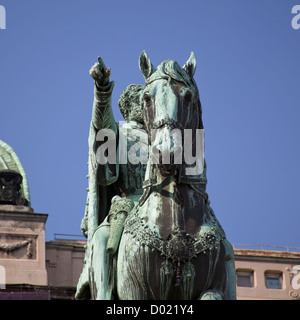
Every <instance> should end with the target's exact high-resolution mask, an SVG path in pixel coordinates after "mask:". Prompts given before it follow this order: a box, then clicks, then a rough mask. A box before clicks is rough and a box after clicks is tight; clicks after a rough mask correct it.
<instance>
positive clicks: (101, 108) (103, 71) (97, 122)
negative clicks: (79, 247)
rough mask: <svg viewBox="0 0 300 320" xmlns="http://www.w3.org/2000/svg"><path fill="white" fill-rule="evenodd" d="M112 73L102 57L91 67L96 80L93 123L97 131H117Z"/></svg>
mask: <svg viewBox="0 0 300 320" xmlns="http://www.w3.org/2000/svg"><path fill="white" fill-rule="evenodd" d="M110 73H111V70H110V68H106V66H105V64H104V62H103V61H102V59H101V58H100V57H98V62H97V63H95V64H94V65H93V66H92V68H91V69H90V75H91V77H92V78H93V79H94V80H95V87H94V104H93V113H92V125H93V127H94V128H95V130H96V131H98V130H100V129H104V128H106V129H112V130H114V131H115V132H117V124H116V122H115V119H114V116H113V111H112V107H111V96H112V91H113V88H114V82H113V81H112V82H110V81H109V77H110Z"/></svg>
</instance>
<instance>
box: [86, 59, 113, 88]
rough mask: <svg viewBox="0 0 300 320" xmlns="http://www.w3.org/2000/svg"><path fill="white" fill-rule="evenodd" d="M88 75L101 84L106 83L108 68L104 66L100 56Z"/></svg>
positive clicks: (107, 80)
mask: <svg viewBox="0 0 300 320" xmlns="http://www.w3.org/2000/svg"><path fill="white" fill-rule="evenodd" d="M90 76H91V77H92V78H93V79H94V80H95V81H96V82H97V83H98V84H99V85H101V86H104V85H107V84H108V82H109V77H110V68H106V66H105V64H104V62H103V60H102V59H101V57H98V62H97V63H95V64H94V65H93V66H92V68H91V69H90Z"/></svg>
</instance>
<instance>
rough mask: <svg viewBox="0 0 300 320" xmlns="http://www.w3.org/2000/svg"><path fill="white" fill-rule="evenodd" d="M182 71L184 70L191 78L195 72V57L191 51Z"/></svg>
mask: <svg viewBox="0 0 300 320" xmlns="http://www.w3.org/2000/svg"><path fill="white" fill-rule="evenodd" d="M182 69H184V70H185V71H186V72H187V74H188V75H189V76H190V77H191V78H193V76H194V74H195V71H196V57H195V54H194V52H193V51H192V52H191V55H190V57H189V60H188V61H187V62H186V63H185V64H184V66H183V67H182Z"/></svg>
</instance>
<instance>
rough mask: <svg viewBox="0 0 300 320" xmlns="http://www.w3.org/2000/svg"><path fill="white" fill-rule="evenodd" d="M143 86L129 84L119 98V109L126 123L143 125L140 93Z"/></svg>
mask: <svg viewBox="0 0 300 320" xmlns="http://www.w3.org/2000/svg"><path fill="white" fill-rule="evenodd" d="M143 89H144V86H143V85H138V84H131V85H130V86H128V87H127V88H126V89H125V90H124V91H123V92H122V93H121V96H120V98H119V108H120V111H121V113H122V115H123V117H124V119H125V121H126V122H129V121H132V120H133V121H136V122H139V123H142V124H143V123H144V120H143V112H142V92H143Z"/></svg>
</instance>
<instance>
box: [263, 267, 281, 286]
mask: <svg viewBox="0 0 300 320" xmlns="http://www.w3.org/2000/svg"><path fill="white" fill-rule="evenodd" d="M265 283H266V288H268V289H281V288H282V272H281V271H266V272H265Z"/></svg>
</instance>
